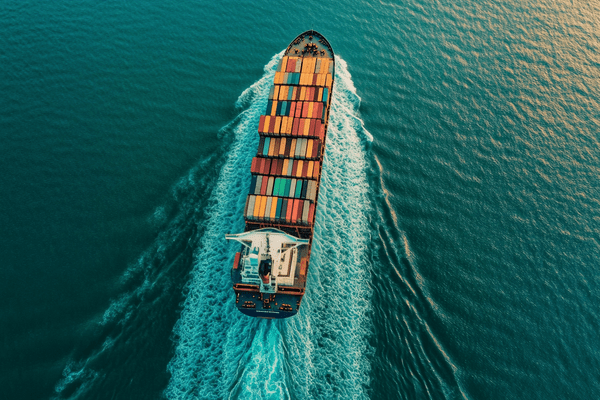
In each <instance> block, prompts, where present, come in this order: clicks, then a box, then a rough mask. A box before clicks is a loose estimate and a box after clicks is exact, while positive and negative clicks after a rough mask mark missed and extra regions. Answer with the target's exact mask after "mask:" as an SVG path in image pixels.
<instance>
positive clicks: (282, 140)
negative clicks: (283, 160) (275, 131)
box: [279, 138, 286, 155]
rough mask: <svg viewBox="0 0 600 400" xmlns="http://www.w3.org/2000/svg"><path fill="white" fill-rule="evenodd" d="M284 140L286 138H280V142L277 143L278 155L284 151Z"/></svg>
mask: <svg viewBox="0 0 600 400" xmlns="http://www.w3.org/2000/svg"><path fill="white" fill-rule="evenodd" d="M285 141H286V138H281V144H280V145H279V155H283V154H284V153H285Z"/></svg>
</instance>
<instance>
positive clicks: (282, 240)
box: [225, 228, 309, 293]
mask: <svg viewBox="0 0 600 400" xmlns="http://www.w3.org/2000/svg"><path fill="white" fill-rule="evenodd" d="M225 239H227V240H235V241H237V242H239V243H241V244H242V245H244V250H243V253H242V258H241V260H240V265H241V267H242V268H241V281H242V283H244V284H251V285H258V286H260V291H261V292H262V293H276V292H277V288H278V286H279V285H286V286H293V285H294V277H295V275H296V267H297V265H298V251H297V248H298V247H299V246H304V245H308V243H309V240H308V239H299V238H297V237H294V236H292V235H289V234H287V233H285V232H282V231H280V230H279V229H275V228H263V229H257V230H253V231H248V232H243V233H238V234H231V235H225Z"/></svg>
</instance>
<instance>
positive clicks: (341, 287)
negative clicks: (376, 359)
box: [165, 54, 372, 399]
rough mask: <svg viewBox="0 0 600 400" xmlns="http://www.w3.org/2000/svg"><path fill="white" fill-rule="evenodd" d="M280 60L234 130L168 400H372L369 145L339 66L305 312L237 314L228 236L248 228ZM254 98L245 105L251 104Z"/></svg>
mask: <svg viewBox="0 0 600 400" xmlns="http://www.w3.org/2000/svg"><path fill="white" fill-rule="evenodd" d="M280 56H281V54H278V55H276V56H275V57H274V58H273V59H272V60H271V62H270V63H269V64H268V65H267V66H266V67H265V75H264V76H263V77H262V78H261V79H260V80H259V81H258V82H257V83H255V84H254V85H253V86H252V87H251V88H250V89H249V90H251V91H252V92H253V93H256V94H257V96H256V97H254V98H252V99H250V100H249V101H250V105H249V107H248V109H247V110H246V111H244V113H243V114H242V115H241V116H240V118H238V119H237V120H236V121H234V123H233V125H232V126H233V131H234V133H235V141H234V143H233V147H232V149H231V151H230V153H229V156H228V159H227V161H226V163H225V165H224V167H223V170H222V171H221V175H220V177H219V179H218V182H217V185H216V187H215V190H214V192H213V195H212V197H213V201H214V203H213V206H212V208H211V210H210V211H209V217H208V220H207V224H208V226H207V228H206V230H205V234H204V236H203V238H202V239H201V241H200V247H199V249H198V252H197V254H196V257H197V261H196V265H195V266H194V270H193V271H192V275H191V279H190V281H189V285H188V287H187V289H188V293H187V298H186V300H185V302H184V305H183V311H182V314H181V319H180V320H179V321H178V323H177V324H176V326H175V329H174V333H175V337H176V348H175V355H174V357H173V359H172V360H171V362H170V363H169V367H168V368H169V371H170V372H171V375H172V377H171V381H170V383H169V385H168V387H167V389H166V390H165V395H166V397H168V398H177V399H187V398H190V399H191V398H202V399H224V398H229V399H238V398H239V399H287V398H295V399H315V398H316V399H319V398H323V399H332V398H355V399H360V398H366V397H367V395H366V392H365V391H366V389H367V387H368V383H369V372H370V366H369V362H368V356H369V353H370V349H369V346H368V343H367V339H368V336H369V334H370V332H371V326H372V324H371V322H370V321H369V319H368V316H367V315H368V311H369V308H370V295H369V283H368V282H369V274H370V270H371V265H370V262H369V260H368V256H367V247H368V243H369V242H370V227H369V215H370V212H371V206H370V202H369V199H368V193H369V187H368V183H367V176H366V168H367V161H366V158H365V157H366V153H365V149H364V147H365V139H366V140H372V138H371V136H370V134H369V133H368V132H367V131H366V130H365V129H364V127H363V124H362V121H361V120H360V118H359V117H358V106H359V103H360V99H359V97H358V96H357V95H356V90H355V88H354V86H353V84H352V80H351V77H350V74H349V72H348V70H347V65H346V63H345V62H344V61H343V60H342V59H340V58H339V57H338V58H337V60H336V62H337V64H336V82H335V85H336V87H335V91H334V93H335V95H334V100H333V103H332V113H331V117H330V123H329V131H328V142H327V152H326V161H325V163H324V170H323V176H322V181H321V188H320V194H319V209H318V212H317V220H316V228H315V241H314V245H313V251H312V257H311V270H310V277H309V278H310V279H309V285H308V290H307V294H306V295H305V297H304V300H303V305H302V308H301V309H300V312H299V314H298V315H296V316H295V317H293V318H290V319H287V320H281V321H265V320H259V319H253V318H250V317H246V316H243V315H242V314H240V313H239V312H238V311H237V310H235V305H234V298H233V295H232V292H231V289H230V285H231V281H230V274H229V268H230V266H231V263H232V262H233V256H234V253H235V247H236V246H235V245H233V246H232V245H231V244H227V243H226V242H225V240H224V239H223V237H224V234H225V233H229V232H238V231H242V230H243V216H242V213H243V207H244V203H245V198H246V193H247V190H248V188H247V187H248V184H249V183H248V182H249V181H250V173H249V166H250V162H251V158H252V156H253V155H254V149H256V145H257V141H258V135H257V134H256V131H257V122H258V116H259V115H260V114H261V113H263V112H264V108H265V106H266V101H265V100H264V99H265V98H266V97H267V93H268V90H269V87H270V84H271V82H272V80H273V75H274V69H275V66H276V61H277V60H278V59H279V57H280ZM247 92H248V91H246V92H244V94H242V96H240V101H245V100H244V99H246V100H247V99H248V97H249V95H248V93H247Z"/></svg>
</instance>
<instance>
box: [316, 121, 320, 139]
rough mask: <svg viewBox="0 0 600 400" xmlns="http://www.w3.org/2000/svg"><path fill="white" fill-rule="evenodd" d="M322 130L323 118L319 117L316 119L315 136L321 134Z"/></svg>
mask: <svg viewBox="0 0 600 400" xmlns="http://www.w3.org/2000/svg"><path fill="white" fill-rule="evenodd" d="M320 132H321V120H320V119H317V120H316V121H315V136H319V133H320Z"/></svg>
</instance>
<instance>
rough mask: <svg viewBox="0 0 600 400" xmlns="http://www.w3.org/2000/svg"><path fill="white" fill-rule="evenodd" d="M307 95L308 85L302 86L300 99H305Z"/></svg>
mask: <svg viewBox="0 0 600 400" xmlns="http://www.w3.org/2000/svg"><path fill="white" fill-rule="evenodd" d="M305 96H306V87H305V86H302V88H301V89H300V101H304V97H305ZM296 107H298V105H296Z"/></svg>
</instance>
